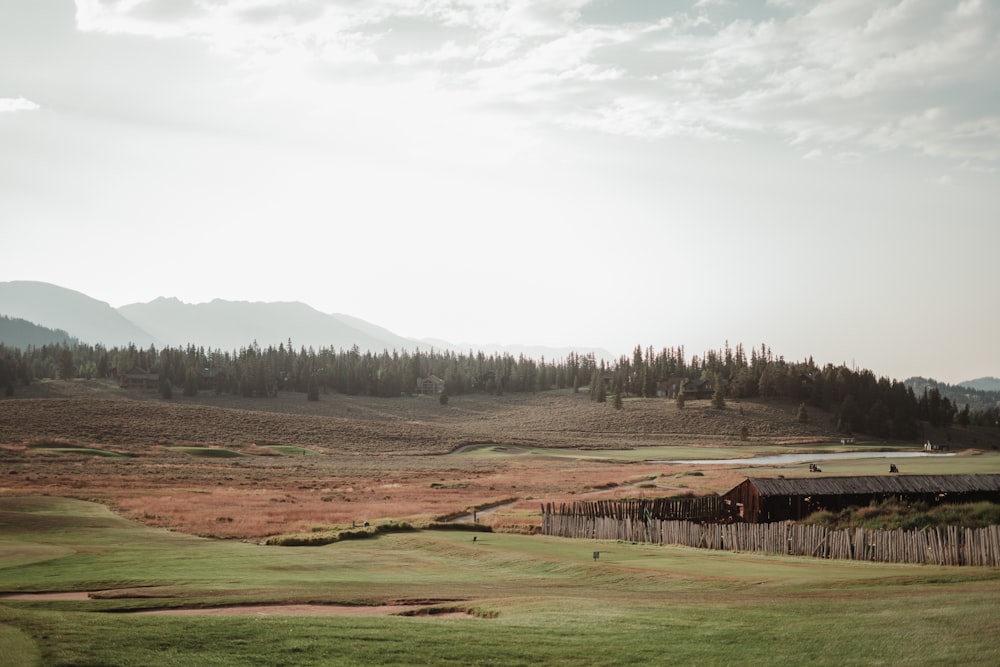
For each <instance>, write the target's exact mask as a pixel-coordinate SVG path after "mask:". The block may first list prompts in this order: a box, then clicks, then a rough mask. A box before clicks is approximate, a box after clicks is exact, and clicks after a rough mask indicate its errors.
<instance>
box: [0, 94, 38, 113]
mask: <svg viewBox="0 0 1000 667" xmlns="http://www.w3.org/2000/svg"><path fill="white" fill-rule="evenodd" d="M38 108H39V106H38V105H37V104H35V103H34V102H32V101H31V100H26V99H24V98H23V97H0V113H3V112H5V111H34V110H35V109H38Z"/></svg>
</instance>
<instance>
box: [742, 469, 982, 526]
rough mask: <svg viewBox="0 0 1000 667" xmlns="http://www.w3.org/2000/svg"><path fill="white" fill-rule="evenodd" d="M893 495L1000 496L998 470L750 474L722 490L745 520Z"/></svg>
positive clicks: (914, 498)
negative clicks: (852, 474) (974, 472)
mask: <svg viewBox="0 0 1000 667" xmlns="http://www.w3.org/2000/svg"><path fill="white" fill-rule="evenodd" d="M889 499H900V500H903V501H905V502H918V501H922V502H925V503H927V504H928V505H934V504H937V503H942V502H949V503H960V502H978V501H982V500H989V501H993V502H1000V475H886V476H870V477H803V478H795V479H791V478H784V477H777V478H775V477H750V478H747V479H746V480H745V481H743V482H742V483H740V484H739V485H737V486H736V487H734V488H733V489H732V490H731V491H729V492H728V493H726V494H725V495H723V496H722V501H723V509H724V511H725V512H726V513H727V514H728V517H729V518H730V519H731V520H733V521H742V522H747V523H768V522H771V521H789V520H793V521H794V520H797V519H802V518H804V517H806V516H808V515H809V514H812V513H813V512H815V511H817V510H830V511H832V512H838V511H840V510H843V509H845V508H847V507H862V506H865V505H869V504H871V503H872V502H881V501H883V500H889Z"/></svg>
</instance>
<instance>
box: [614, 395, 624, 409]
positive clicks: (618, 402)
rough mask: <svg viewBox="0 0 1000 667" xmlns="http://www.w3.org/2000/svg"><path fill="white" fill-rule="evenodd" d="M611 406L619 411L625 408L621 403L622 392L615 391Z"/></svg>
mask: <svg viewBox="0 0 1000 667" xmlns="http://www.w3.org/2000/svg"><path fill="white" fill-rule="evenodd" d="M612 405H614V406H615V410H621V409H622V408H623V407H625V406H624V403H622V392H621V391H616V392H615V396H614V399H613V401H612Z"/></svg>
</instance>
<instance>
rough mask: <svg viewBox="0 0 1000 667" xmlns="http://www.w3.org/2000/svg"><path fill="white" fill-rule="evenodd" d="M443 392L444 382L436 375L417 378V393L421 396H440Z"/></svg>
mask: <svg viewBox="0 0 1000 667" xmlns="http://www.w3.org/2000/svg"><path fill="white" fill-rule="evenodd" d="M443 391H444V380H442V379H441V378H439V377H438V376H437V375H429V376H427V377H425V378H417V392H418V393H421V394H440V393H441V392H443Z"/></svg>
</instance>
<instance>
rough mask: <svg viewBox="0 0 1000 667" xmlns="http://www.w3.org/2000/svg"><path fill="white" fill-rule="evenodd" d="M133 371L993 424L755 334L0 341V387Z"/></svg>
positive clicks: (165, 379) (863, 423) (215, 388)
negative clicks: (560, 340) (416, 347)
mask: <svg viewBox="0 0 1000 667" xmlns="http://www.w3.org/2000/svg"><path fill="white" fill-rule="evenodd" d="M136 374H139V377H140V378H141V379H142V381H143V385H144V386H147V383H149V384H152V385H158V386H157V389H158V391H159V392H160V394H161V396H162V397H163V398H164V399H170V398H172V397H173V395H174V388H175V387H176V388H178V389H181V390H182V392H183V394H184V395H195V394H197V393H198V392H202V391H212V392H215V393H217V394H222V393H228V394H236V395H240V396H243V397H246V398H252V399H260V400H264V401H266V400H268V399H271V398H274V397H276V396H277V395H278V393H279V392H298V393H301V394H303V400H320V396H321V394H324V393H333V392H335V393H338V394H346V395H363V396H379V397H384V398H386V399H388V400H391V399H392V398H398V397H399V396H401V395H403V394H410V393H416V392H427V391H430V392H433V393H439V394H442V397H443V399H444V401H445V402H446V401H447V397H448V396H449V395H450V396H458V395H461V394H464V393H479V394H495V395H501V394H504V393H508V392H530V393H534V392H545V391H550V390H553V389H573V390H574V391H579V390H581V389H582V388H584V387H587V388H589V390H590V393H591V398H592V399H593V400H595V401H598V402H606V403H608V404H609V405H610V406H613V407H611V408H609V409H615V408H621V407H622V403H623V402H622V400H621V399H622V397H625V398H628V397H642V398H647V399H651V400H656V399H661V400H664V401H665V402H666V401H671V400H672V401H675V402H676V404H677V405H678V407H683V404H684V402H686V401H687V400H698V399H701V400H709V399H710V400H711V401H712V404H713V405H714V406H717V407H718V408H719V409H720V410H721V409H726V405H727V403H726V401H727V400H728V399H735V400H740V399H760V400H766V401H770V400H774V401H785V402H791V403H792V405H793V406H798V408H799V414H802V415H807V413H808V410H807V408H808V407H810V406H811V407H816V408H820V409H821V410H823V411H826V412H828V413H830V414H831V415H832V420H831V423H830V426H831V428H833V429H836V430H838V431H840V432H843V433H866V434H868V435H870V436H872V437H876V438H883V439H889V438H891V439H895V440H910V441H912V440H919V439H922V438H923V437H925V433H926V427H927V426H929V427H930V428H932V429H940V428H948V427H950V426H952V425H953V424H955V425H958V426H962V427H991V428H998V427H1000V408H998V407H997V406H996V405H993V406H992V407H988V408H984V409H983V410H974V409H971V407H970V405H969V404H967V403H966V402H961V401H953V400H952V399H951V398H948V397H947V396H942V394H941V392H940V391H939V389H938V387H936V386H932V387H921V390H920V392H919V393H917V392H916V391H914V389H913V387H908V386H906V385H904V383H902V382H899V381H896V380H890V379H888V378H884V377H882V378H879V377H876V376H875V375H874V373H872V372H871V371H869V370H863V369H856V368H855V369H851V368H848V367H846V366H843V365H840V366H835V365H833V364H826V365H823V366H820V365H817V364H816V363H815V362H814V361H813V360H812V358H809V359H807V360H804V361H797V362H789V361H786V360H785V359H784V357H781V356H775V355H774V354H772V352H771V350H770V348H768V347H767V346H765V345H761V347H760V349H759V350H758V349H755V348H751V349H749V350H746V349H744V347H743V346H742V345H737V346H736V347H735V348H731V347H729V345H728V344H727V345H726V346H725V347H724V348H723V349H721V350H710V351H708V352H706V353H705V354H704V355H702V356H700V357H699V356H692V357H688V356H687V355H685V353H684V348H683V347H680V348H674V347H671V348H662V349H659V350H655V349H654V348H652V347H648V348H646V349H643V348H641V347H636V348H635V350H634V352H633V354H632V355H631V356H629V355H623V356H622V357H620V358H619V359H618V360H617V361H616V362H614V363H611V364H608V363H606V362H605V361H603V360H598V359H596V358H595V357H594V355H592V354H587V355H580V354H576V353H571V354H569V355H567V356H566V357H565V358H563V359H546V360H535V359H532V358H529V357H525V356H523V355H522V356H517V357H514V356H512V355H510V354H490V355H487V354H485V353H483V352H470V353H468V354H462V353H454V352H448V351H430V352H427V353H424V352H413V353H410V352H407V351H405V350H404V351H401V352H399V351H394V352H391V353H390V352H387V351H383V352H381V353H372V352H362V351H360V350H359V349H357V348H353V349H350V350H343V349H340V350H335V349H332V348H321V349H319V350H315V349H313V348H308V349H307V348H304V347H300V348H299V349H298V350H296V349H293V348H292V347H291V346H285V345H284V344H279V345H278V346H277V347H274V346H268V347H260V346H258V345H256V344H253V345H250V346H248V347H242V348H240V349H239V350H238V351H234V352H229V351H223V350H211V349H205V348H202V347H194V346H193V345H189V346H187V347H185V348H171V347H165V348H162V349H159V350H157V349H156V348H155V347H153V346H150V347H149V348H137V347H135V346H132V345H130V346H128V347H124V348H117V347H116V348H105V347H102V346H90V345H86V344H78V345H76V346H68V345H54V346H43V347H42V348H31V349H29V350H19V349H17V348H7V347H5V346H3V345H0V386H3V387H5V393H6V394H7V395H13V394H14V393H15V392H16V385H17V384H24V383H30V382H32V381H33V380H34V379H35V378H52V379H55V378H60V379H73V378H76V377H85V378H113V379H118V380H119V381H120V382H121V383H122V384H123V386H125V385H130V377H134V376H135V375H136ZM147 389H148V390H150V391H155V390H157V389H154V388H153V386H147ZM925 389H926V390H925ZM969 391H972V390H969ZM963 396H965V394H963ZM806 418H807V416H806Z"/></svg>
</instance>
